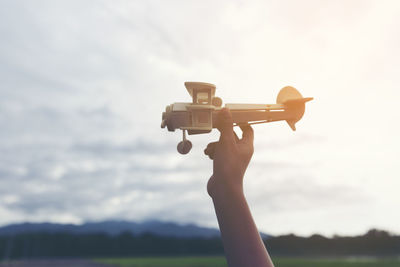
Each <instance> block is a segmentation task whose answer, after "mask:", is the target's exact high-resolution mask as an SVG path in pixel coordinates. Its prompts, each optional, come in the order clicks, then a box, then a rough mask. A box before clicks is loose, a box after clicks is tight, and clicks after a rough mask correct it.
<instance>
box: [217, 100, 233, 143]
mask: <svg viewBox="0 0 400 267" xmlns="http://www.w3.org/2000/svg"><path fill="white" fill-rule="evenodd" d="M218 130H219V131H220V132H221V137H220V141H228V142H234V141H235V136H234V135H233V120H232V114H231V112H230V110H229V109H227V108H223V109H221V111H220V112H219V113H218Z"/></svg>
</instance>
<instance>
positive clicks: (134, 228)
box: [0, 220, 270, 239]
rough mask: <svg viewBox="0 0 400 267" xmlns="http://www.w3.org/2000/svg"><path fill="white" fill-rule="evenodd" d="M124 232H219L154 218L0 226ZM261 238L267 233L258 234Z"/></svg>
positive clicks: (4, 232) (1, 230)
mask: <svg viewBox="0 0 400 267" xmlns="http://www.w3.org/2000/svg"><path fill="white" fill-rule="evenodd" d="M124 232H129V233H131V234H133V235H141V234H144V233H150V234H154V235H158V236H170V237H181V238H185V237H202V238H212V237H219V236H220V232H219V230H218V229H215V228H208V227H201V226H197V225H195V224H177V223H173V222H162V221H157V220H152V221H145V222H141V223H137V222H129V221H102V222H88V223H84V224H80V225H77V224H59V223H20V224H10V225H7V226H3V227H0V236H9V235H17V234H24V233H71V234H95V233H103V234H107V235H111V236H116V235H119V234H121V233H124ZM261 236H262V238H263V239H266V238H269V237H270V235H268V234H264V233H261Z"/></svg>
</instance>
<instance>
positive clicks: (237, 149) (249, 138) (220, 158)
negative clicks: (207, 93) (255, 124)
mask: <svg viewBox="0 0 400 267" xmlns="http://www.w3.org/2000/svg"><path fill="white" fill-rule="evenodd" d="M217 122H218V130H219V131H220V132H221V135H220V138H219V141H218V142H213V143H210V144H208V146H207V148H206V149H205V150H204V153H205V154H206V155H208V156H209V157H210V159H212V160H213V174H212V176H211V178H210V179H209V181H208V184H207V191H208V194H209V195H210V196H211V197H212V198H214V197H217V196H220V195H224V194H225V193H243V177H244V174H245V172H246V169H247V166H248V165H249V162H250V159H251V157H252V155H253V151H254V148H253V140H254V133H253V129H252V128H251V126H250V125H245V126H241V127H240V128H241V129H242V131H243V135H242V139H239V138H238V137H237V135H236V133H235V132H234V131H233V121H232V114H231V112H230V111H229V109H227V108H223V109H222V110H221V111H220V112H219V113H218V119H217Z"/></svg>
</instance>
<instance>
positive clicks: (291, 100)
mask: <svg viewBox="0 0 400 267" xmlns="http://www.w3.org/2000/svg"><path fill="white" fill-rule="evenodd" d="M311 100H313V98H312V97H303V96H302V95H301V94H300V92H299V91H297V90H296V89H295V88H294V87H291V86H286V87H284V88H282V89H281V91H280V92H279V94H278V97H277V99H276V103H278V104H283V105H285V106H286V108H287V111H288V112H289V113H290V114H291V118H290V119H287V120H286V122H287V124H288V125H289V126H290V128H291V129H292V130H293V131H296V126H295V124H296V122H298V121H299V120H300V119H301V118H302V117H303V114H304V111H305V103H306V102H308V101H311Z"/></svg>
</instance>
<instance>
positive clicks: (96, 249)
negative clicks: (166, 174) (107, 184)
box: [0, 230, 400, 259]
mask: <svg viewBox="0 0 400 267" xmlns="http://www.w3.org/2000/svg"><path fill="white" fill-rule="evenodd" d="M264 242H265V244H266V246H267V247H268V250H269V251H270V254H271V255H272V256H299V257H304V256H310V257H316V256H321V257H324V256H327V257H337V256H381V257H387V256H399V255H400V236H395V235H391V234H389V233H387V232H385V231H378V230H371V231H369V232H368V233H367V234H365V235H362V236H356V237H340V236H335V237H333V238H326V237H323V236H320V235H313V236H310V237H299V236H295V235H284V236H276V237H271V238H268V239H266V240H264ZM218 254H223V247H222V242H221V240H220V238H219V237H214V238H200V237H193V238H178V237H166V236H157V235H154V234H149V233H145V234H141V235H133V234H132V233H130V232H124V233H121V234H120V235H117V236H110V235H107V234H102V233H98V234H72V233H45V232H43V233H24V234H16V235H11V236H0V258H2V259H18V258H68V257H74V258H75V257H79V258H85V257H134V256H167V255H171V256H184V255H218Z"/></svg>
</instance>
